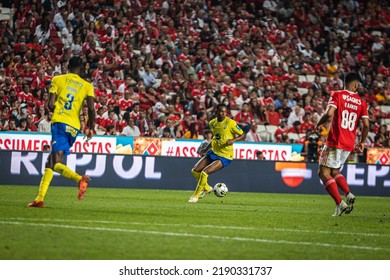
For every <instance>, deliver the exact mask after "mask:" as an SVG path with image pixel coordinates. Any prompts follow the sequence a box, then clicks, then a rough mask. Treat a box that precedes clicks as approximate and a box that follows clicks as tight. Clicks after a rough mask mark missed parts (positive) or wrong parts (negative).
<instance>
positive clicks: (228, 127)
mask: <svg viewBox="0 0 390 280" xmlns="http://www.w3.org/2000/svg"><path fill="white" fill-rule="evenodd" d="M209 126H210V130H211V131H212V132H213V139H212V141H211V148H212V150H213V152H214V153H215V154H216V155H218V156H220V157H224V158H227V159H230V160H233V156H234V152H233V145H228V144H226V141H227V140H229V139H233V138H234V137H235V136H236V135H242V134H243V133H244V131H243V130H242V129H241V127H239V126H238V124H237V122H236V121H235V120H232V119H231V118H228V117H226V118H225V119H224V120H223V121H222V122H218V119H217V118H214V119H212V120H211V121H210V122H209Z"/></svg>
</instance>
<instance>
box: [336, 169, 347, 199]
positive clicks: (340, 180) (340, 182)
mask: <svg viewBox="0 0 390 280" xmlns="http://www.w3.org/2000/svg"><path fill="white" fill-rule="evenodd" d="M333 179H335V181H336V183H337V186H338V187H339V188H340V189H341V190H342V192H343V193H344V196H346V195H347V194H348V193H349V186H348V183H347V180H346V179H345V177H344V176H343V174H337V175H336V176H334V177H333Z"/></svg>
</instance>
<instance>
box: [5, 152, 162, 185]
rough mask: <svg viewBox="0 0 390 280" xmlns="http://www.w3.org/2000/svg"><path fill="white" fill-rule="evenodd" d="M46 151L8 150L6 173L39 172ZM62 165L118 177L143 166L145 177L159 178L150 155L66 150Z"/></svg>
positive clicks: (130, 174) (137, 172) (94, 174)
mask: <svg viewBox="0 0 390 280" xmlns="http://www.w3.org/2000/svg"><path fill="white" fill-rule="evenodd" d="M40 155H42V156H40ZM48 155H49V154H48V153H37V152H12V155H11V166H10V173H11V174H12V175H25V173H26V172H27V175H37V176H38V175H41V174H43V171H44V169H45V163H46V159H47V157H48ZM66 165H67V166H68V167H69V168H70V169H72V170H76V171H77V170H78V169H79V168H83V169H85V174H86V175H89V176H91V177H102V176H104V175H107V174H112V172H114V173H115V174H116V175H118V177H120V178H122V179H134V178H137V177H138V176H141V172H142V170H143V171H144V173H143V174H144V176H145V179H152V180H160V179H161V174H162V173H161V172H159V171H156V170H155V158H154V157H142V156H123V155H115V156H113V155H96V154H70V155H69V156H68V157H67V158H66ZM24 170H25V171H24Z"/></svg>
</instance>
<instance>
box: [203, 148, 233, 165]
mask: <svg viewBox="0 0 390 280" xmlns="http://www.w3.org/2000/svg"><path fill="white" fill-rule="evenodd" d="M206 157H207V158H209V159H210V160H211V161H216V160H220V161H221V162H222V166H223V168H225V167H227V166H228V165H229V164H231V163H232V160H230V159H227V158H224V157H220V156H218V155H216V154H214V152H213V151H212V150H209V151H208V152H207V153H206Z"/></svg>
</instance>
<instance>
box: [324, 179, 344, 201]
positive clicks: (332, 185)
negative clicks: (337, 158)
mask: <svg viewBox="0 0 390 280" xmlns="http://www.w3.org/2000/svg"><path fill="white" fill-rule="evenodd" d="M323 183H324V186H325V189H326V191H327V192H328V193H329V194H330V196H331V197H332V198H333V200H334V201H335V202H336V205H339V204H340V202H341V200H342V199H341V197H340V194H339V190H338V189H337V184H336V181H335V180H334V179H333V178H328V179H326V180H325V181H323Z"/></svg>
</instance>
